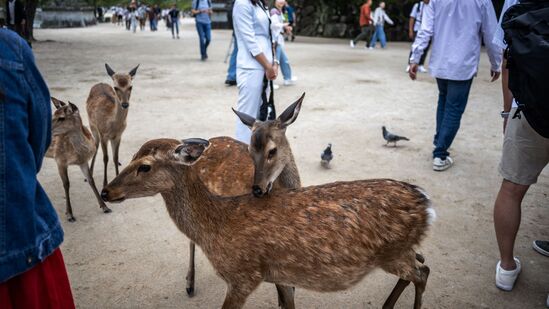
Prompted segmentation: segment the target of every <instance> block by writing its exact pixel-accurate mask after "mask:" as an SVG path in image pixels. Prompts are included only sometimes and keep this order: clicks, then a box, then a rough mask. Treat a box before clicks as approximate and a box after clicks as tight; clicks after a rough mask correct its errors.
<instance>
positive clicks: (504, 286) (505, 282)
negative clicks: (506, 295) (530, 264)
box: [496, 258, 522, 292]
mask: <svg viewBox="0 0 549 309" xmlns="http://www.w3.org/2000/svg"><path fill="white" fill-rule="evenodd" d="M515 263H516V264H517V267H516V268H515V269H513V270H505V269H503V268H501V261H499V262H498V265H497V266H496V286H497V287H498V289H500V290H503V291H507V292H509V291H511V290H512V289H513V286H514V285H515V281H517V278H518V276H519V274H520V271H521V270H522V267H521V265H520V261H519V260H518V259H517V258H515Z"/></svg>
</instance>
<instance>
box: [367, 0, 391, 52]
mask: <svg viewBox="0 0 549 309" xmlns="http://www.w3.org/2000/svg"><path fill="white" fill-rule="evenodd" d="M373 20H374V26H375V31H374V35H373V36H372V40H371V41H370V47H369V48H370V49H374V47H376V43H377V40H379V42H380V43H381V48H385V46H387V38H386V37H385V30H384V25H385V22H387V23H389V24H390V25H394V24H395V23H394V22H393V21H392V20H391V19H390V18H389V16H387V13H385V2H380V3H379V6H378V8H377V9H376V10H375V11H374V17H373Z"/></svg>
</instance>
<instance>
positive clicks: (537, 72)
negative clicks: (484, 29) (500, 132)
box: [501, 0, 549, 138]
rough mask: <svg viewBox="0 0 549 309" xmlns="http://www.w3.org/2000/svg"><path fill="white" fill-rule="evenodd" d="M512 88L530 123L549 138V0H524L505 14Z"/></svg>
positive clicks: (504, 26) (503, 26) (505, 37)
mask: <svg viewBox="0 0 549 309" xmlns="http://www.w3.org/2000/svg"><path fill="white" fill-rule="evenodd" d="M501 26H502V28H503V30H504V33H505V35H504V39H505V43H506V44H507V50H506V51H505V55H506V58H507V68H508V69H509V89H510V90H511V92H512V93H513V96H514V98H515V101H516V102H517V104H518V109H517V112H516V113H515V114H514V116H513V118H517V117H518V118H520V112H522V113H523V114H524V116H525V117H526V120H527V121H528V123H529V124H530V126H531V127H532V128H533V129H534V130H535V131H536V132H537V133H539V134H540V135H541V136H543V137H545V138H549V0H523V1H521V2H520V3H519V4H516V5H514V6H512V7H510V8H509V9H508V10H507V11H506V12H505V14H504V15H503V19H502V23H501Z"/></svg>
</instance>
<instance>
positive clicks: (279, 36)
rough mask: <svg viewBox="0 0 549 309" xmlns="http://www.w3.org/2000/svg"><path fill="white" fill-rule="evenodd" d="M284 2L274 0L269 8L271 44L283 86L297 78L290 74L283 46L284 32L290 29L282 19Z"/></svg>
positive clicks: (290, 68)
mask: <svg viewBox="0 0 549 309" xmlns="http://www.w3.org/2000/svg"><path fill="white" fill-rule="evenodd" d="M285 4H286V1H285V0H275V7H274V8H273V9H272V10H271V33H272V35H273V44H274V45H275V46H276V47H275V48H276V59H277V60H278V62H279V63H280V70H281V71H282V76H283V77H284V86H291V85H293V84H295V81H296V80H297V78H296V77H295V76H292V67H291V66H290V61H289V60H288V55H287V54H286V50H285V48H284V33H286V32H289V33H291V31H292V28H291V26H290V25H289V23H288V22H285V21H284V15H283V14H282V10H283V9H284V5H285Z"/></svg>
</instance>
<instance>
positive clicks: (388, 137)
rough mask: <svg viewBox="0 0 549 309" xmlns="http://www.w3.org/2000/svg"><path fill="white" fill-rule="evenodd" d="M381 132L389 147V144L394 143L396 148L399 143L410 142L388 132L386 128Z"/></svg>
mask: <svg viewBox="0 0 549 309" xmlns="http://www.w3.org/2000/svg"><path fill="white" fill-rule="evenodd" d="M381 131H382V132H383V138H384V139H385V140H386V141H387V144H385V146H387V145H389V143H393V145H394V146H395V147H396V145H397V142H398V141H409V139H408V138H406V137H404V136H398V135H395V134H393V133H391V132H389V131H387V129H386V128H385V126H383V127H381Z"/></svg>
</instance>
